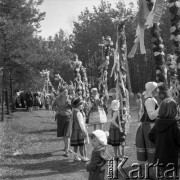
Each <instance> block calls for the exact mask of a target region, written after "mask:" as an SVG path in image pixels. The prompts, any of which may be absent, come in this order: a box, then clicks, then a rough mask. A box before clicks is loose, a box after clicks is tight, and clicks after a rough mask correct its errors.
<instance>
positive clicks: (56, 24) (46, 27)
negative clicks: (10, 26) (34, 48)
mask: <svg viewBox="0 0 180 180" xmlns="http://www.w3.org/2000/svg"><path fill="white" fill-rule="evenodd" d="M106 1H108V2H110V3H111V4H112V6H113V7H114V6H115V4H116V3H117V2H118V1H119V0H106ZM131 1H133V0H124V2H125V3H127V4H129V2H131ZM100 2H101V0H44V2H43V3H42V5H40V6H39V7H38V8H39V9H40V11H41V12H46V16H45V19H44V20H43V21H42V22H41V30H42V32H41V33H40V34H39V35H40V36H42V37H44V38H47V37H49V36H54V34H55V33H57V32H58V31H59V30H60V29H63V30H64V31H65V32H66V33H67V34H71V33H72V30H73V21H74V20H77V18H78V15H80V13H81V11H84V9H85V8H86V7H88V9H89V10H90V11H91V12H93V6H96V7H97V6H98V5H99V4H100Z"/></svg>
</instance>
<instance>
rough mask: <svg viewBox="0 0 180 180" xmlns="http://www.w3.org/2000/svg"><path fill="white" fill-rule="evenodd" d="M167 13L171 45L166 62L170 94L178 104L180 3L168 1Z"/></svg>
mask: <svg viewBox="0 0 180 180" xmlns="http://www.w3.org/2000/svg"><path fill="white" fill-rule="evenodd" d="M169 12H170V13H171V20H170V21H171V28H170V32H171V37H170V40H171V41H172V43H173V52H172V55H170V54H169V56H168V60H169V63H170V70H171V75H172V76H171V82H170V83H171V88H172V89H171V92H172V96H173V97H174V98H175V99H177V100H178V102H179V99H180V98H179V92H180V1H179V0H169Z"/></svg>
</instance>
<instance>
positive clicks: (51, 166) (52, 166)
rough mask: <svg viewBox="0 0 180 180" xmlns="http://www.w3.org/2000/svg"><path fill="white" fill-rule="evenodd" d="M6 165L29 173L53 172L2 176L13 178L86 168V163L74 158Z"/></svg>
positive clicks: (69, 171) (47, 174)
mask: <svg viewBox="0 0 180 180" xmlns="http://www.w3.org/2000/svg"><path fill="white" fill-rule="evenodd" d="M4 167H8V168H14V169H21V170H23V171H25V172H26V173H28V171H36V172H37V171H44V170H46V171H47V170H50V171H51V172H47V173H41V172H39V173H37V174H32V172H29V174H28V175H23V176H16V175H14V176H2V177H1V179H6V178H12V179H25V178H33V177H34V178H36V177H44V176H51V175H56V174H66V173H68V174H69V173H73V172H79V171H81V170H84V169H85V164H84V163H73V160H72V159H63V160H53V161H45V162H41V163H31V164H19V165H18V164H16V165H13V164H12V165H6V164H4Z"/></svg>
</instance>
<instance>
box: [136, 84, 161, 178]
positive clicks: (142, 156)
mask: <svg viewBox="0 0 180 180" xmlns="http://www.w3.org/2000/svg"><path fill="white" fill-rule="evenodd" d="M145 89H146V90H145V91H144V92H143V95H144V99H145V101H144V114H143V115H142V117H141V120H140V121H141V124H140V126H139V127H138V129H137V132H136V149H137V160H138V161H141V162H146V161H148V163H153V162H154V153H155V146H154V144H153V143H152V142H151V141H150V140H149V138H148V135H149V132H150V131H151V129H152V127H153V126H154V123H155V119H156V118H157V117H158V111H159V108H158V103H157V101H156V99H155V98H154V97H155V96H157V95H158V92H159V90H158V84H157V83H156V82H148V83H146V85H145ZM150 174H151V175H153V172H150Z"/></svg>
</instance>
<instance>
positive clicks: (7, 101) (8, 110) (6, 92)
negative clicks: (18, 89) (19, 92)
mask: <svg viewBox="0 0 180 180" xmlns="http://www.w3.org/2000/svg"><path fill="white" fill-rule="evenodd" d="M4 93H5V102H6V107H7V114H10V106H9V93H8V90H6V91H5V92H4Z"/></svg>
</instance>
